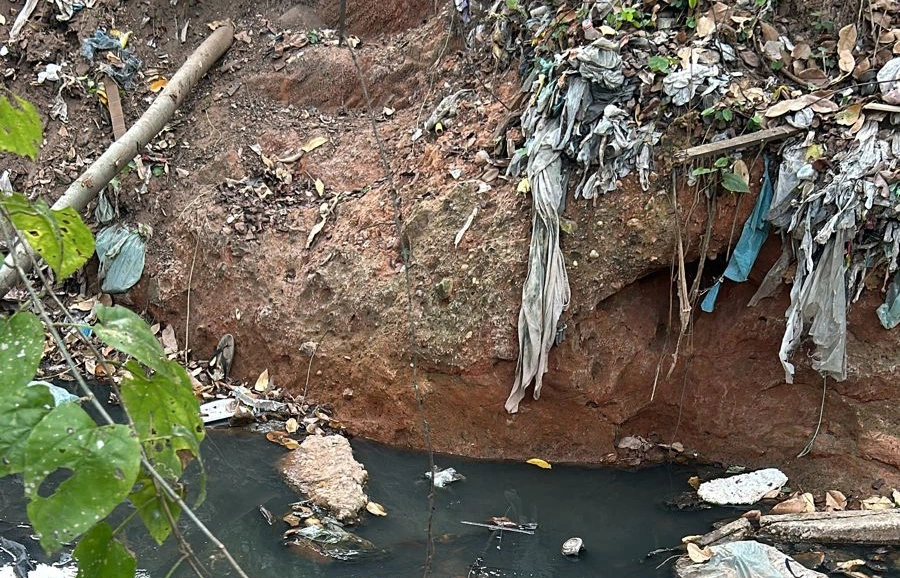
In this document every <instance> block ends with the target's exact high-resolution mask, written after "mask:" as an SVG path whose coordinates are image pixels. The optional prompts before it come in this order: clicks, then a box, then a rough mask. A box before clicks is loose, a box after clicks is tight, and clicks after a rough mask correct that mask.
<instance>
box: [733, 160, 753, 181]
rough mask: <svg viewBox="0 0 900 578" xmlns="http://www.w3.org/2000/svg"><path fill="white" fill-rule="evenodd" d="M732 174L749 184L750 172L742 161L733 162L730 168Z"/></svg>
mask: <svg viewBox="0 0 900 578" xmlns="http://www.w3.org/2000/svg"><path fill="white" fill-rule="evenodd" d="M731 170H732V172H734V174H736V175H737V176H739V177H741V180H742V181H744V182H745V183H749V182H750V170H749V169H748V168H747V163H745V162H744V161H743V160H741V159H738V160H736V161H734V166H733V167H731Z"/></svg>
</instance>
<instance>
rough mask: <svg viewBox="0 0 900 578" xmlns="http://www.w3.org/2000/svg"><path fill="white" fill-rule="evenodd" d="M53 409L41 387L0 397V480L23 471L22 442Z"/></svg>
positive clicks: (49, 398) (51, 397)
mask: <svg viewBox="0 0 900 578" xmlns="http://www.w3.org/2000/svg"><path fill="white" fill-rule="evenodd" d="M52 409H53V395H52V394H51V393H50V391H49V390H48V389H47V388H46V387H44V386H42V385H37V386H34V387H27V386H24V385H23V386H20V387H18V388H17V389H15V390H11V391H6V392H4V393H3V395H2V396H0V415H2V416H3V419H0V478H2V477H3V476H8V475H9V474H17V473H19V472H21V471H23V470H24V469H25V441H26V440H27V439H28V436H29V435H31V430H32V429H34V426H36V425H37V424H38V423H39V422H40V421H41V420H42V419H44V416H45V415H47V414H48V413H50V411H51V410H52Z"/></svg>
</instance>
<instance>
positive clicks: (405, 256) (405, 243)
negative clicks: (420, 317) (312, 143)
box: [338, 0, 435, 578]
mask: <svg viewBox="0 0 900 578" xmlns="http://www.w3.org/2000/svg"><path fill="white" fill-rule="evenodd" d="M345 3H346V0H341V15H342V19H343V16H344V15H345V14H346V5H345ZM343 29H344V23H343V21H342V22H341V30H343ZM338 41H339V42H340V43H341V44H343V45H345V46H346V47H347V50H348V51H349V52H350V59H351V60H352V61H353V67H354V68H355V69H356V75H357V78H358V80H359V85H360V88H361V89H362V93H363V97H364V98H365V101H366V113H367V115H368V117H369V121H370V122H371V124H372V136H373V137H374V139H375V143H376V145H377V146H378V154H379V157H380V159H381V164H382V168H383V169H384V175H385V179H386V180H387V184H388V187H389V189H390V192H391V197H392V201H393V206H394V226H395V227H396V229H397V238H398V239H400V244H399V253H400V258H401V260H402V261H403V270H404V278H405V283H406V302H407V309H406V315H407V323H408V325H409V352H410V358H411V359H410V364H411V365H412V388H413V391H414V392H415V394H416V405H417V406H418V411H419V418H420V419H421V422H422V434H423V436H424V438H425V449H426V450H427V452H428V471H429V472H431V473H433V472H434V448H433V446H432V444H431V427H430V425H429V423H428V419H427V417H426V416H425V401H424V399H423V398H422V391H421V388H420V387H419V382H418V347H417V339H416V324H415V320H414V319H413V289H412V279H411V278H410V264H411V260H412V258H411V247H410V244H409V243H410V241H409V238H408V237H405V236H404V235H403V213H402V206H401V198H400V191H399V190H398V189H397V186H396V181H395V179H394V172H393V170H392V169H391V165H390V162H389V161H388V156H387V152H386V151H385V148H384V142H383V141H382V140H381V136H380V135H379V134H378V124H377V122H376V120H375V113H374V111H373V109H372V100H371V99H370V98H369V90H368V87H367V86H366V81H365V78H364V77H363V72H362V67H361V66H360V65H359V60H358V59H357V57H356V51H355V50H354V49H353V47H352V46H350V45H349V44H347V43H346V42H344V38H343V37H341V38H339V39H338ZM434 478H435V476H434V475H431V476H429V480H430V482H429V490H428V521H427V530H426V547H425V563H424V566H423V570H422V577H423V578H429V577H430V576H431V566H432V561H433V559H434V532H433V522H434Z"/></svg>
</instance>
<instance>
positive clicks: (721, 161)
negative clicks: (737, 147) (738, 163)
mask: <svg viewBox="0 0 900 578" xmlns="http://www.w3.org/2000/svg"><path fill="white" fill-rule="evenodd" d="M730 164H731V159H729V158H728V157H719V158H717V159H716V162H714V163H713V166H714V167H716V168H718V169H724V168H725V167H727V166H728V165H730Z"/></svg>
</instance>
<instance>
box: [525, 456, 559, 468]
mask: <svg viewBox="0 0 900 578" xmlns="http://www.w3.org/2000/svg"><path fill="white" fill-rule="evenodd" d="M525 463H526V464H531V465H533V466H537V467H539V468H544V469H545V470H549V469H550V468H551V467H553V466H551V465H550V463H549V462H545V461H544V460H542V459H541V458H531V459H530V460H528V461H527V462H525Z"/></svg>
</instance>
